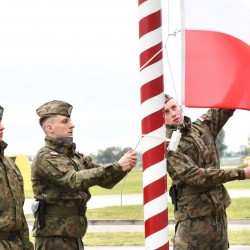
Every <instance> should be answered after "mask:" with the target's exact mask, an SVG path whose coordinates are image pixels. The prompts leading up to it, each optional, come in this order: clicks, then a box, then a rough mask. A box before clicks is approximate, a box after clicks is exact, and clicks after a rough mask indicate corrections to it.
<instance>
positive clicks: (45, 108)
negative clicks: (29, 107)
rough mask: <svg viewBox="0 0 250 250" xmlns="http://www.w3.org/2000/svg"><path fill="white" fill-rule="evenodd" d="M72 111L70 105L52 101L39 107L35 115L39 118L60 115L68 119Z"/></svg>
mask: <svg viewBox="0 0 250 250" xmlns="http://www.w3.org/2000/svg"><path fill="white" fill-rule="evenodd" d="M72 109H73V107H72V105H71V104H69V103H67V102H64V101H58V100H54V101H50V102H46V103H44V104H43V105H41V106H40V107H39V108H37V110H36V113H37V114H38V116H39V117H40V118H43V117H45V116H50V115H62V116H66V117H70V115H71V112H72Z"/></svg>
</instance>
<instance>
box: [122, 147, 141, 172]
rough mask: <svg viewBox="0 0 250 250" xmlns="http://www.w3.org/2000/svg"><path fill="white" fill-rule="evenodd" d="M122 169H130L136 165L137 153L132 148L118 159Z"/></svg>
mask: <svg viewBox="0 0 250 250" xmlns="http://www.w3.org/2000/svg"><path fill="white" fill-rule="evenodd" d="M118 163H119V164H120V166H121V168H122V171H128V170H131V169H132V168H134V167H135V166H136V163H137V153H136V152H135V151H134V150H130V151H128V152H127V153H125V154H124V156H123V157H122V158H121V159H120V160H119V161H118Z"/></svg>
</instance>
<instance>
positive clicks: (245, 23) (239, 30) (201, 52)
mask: <svg viewBox="0 0 250 250" xmlns="http://www.w3.org/2000/svg"><path fill="white" fill-rule="evenodd" d="M181 10H182V26H183V29H184V36H183V38H184V39H183V42H184V44H183V45H184V46H183V48H184V50H183V51H184V78H183V80H184V88H183V90H184V104H185V106H187V107H222V108H238V109H248V110H250V0H182V6H181Z"/></svg>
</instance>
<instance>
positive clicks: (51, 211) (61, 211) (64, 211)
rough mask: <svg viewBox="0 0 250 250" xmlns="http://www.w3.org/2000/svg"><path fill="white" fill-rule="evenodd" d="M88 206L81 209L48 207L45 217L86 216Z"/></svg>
mask: <svg viewBox="0 0 250 250" xmlns="http://www.w3.org/2000/svg"><path fill="white" fill-rule="evenodd" d="M86 210H87V207H86V206H81V207H59V206H54V205H46V207H45V215H62V216H64V215H69V216H70V215H82V216H83V215H85V213H86Z"/></svg>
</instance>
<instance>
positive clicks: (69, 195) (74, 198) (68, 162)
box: [31, 137, 126, 238]
mask: <svg viewBox="0 0 250 250" xmlns="http://www.w3.org/2000/svg"><path fill="white" fill-rule="evenodd" d="M75 147H76V145H75V144H74V143H67V142H64V141H62V140H59V139H53V138H49V137H46V138H45V146H44V147H42V148H41V149H40V150H39V151H38V153H37V155H36V157H35V159H34V161H33V163H32V177H31V179H32V187H33V192H34V195H35V199H36V200H40V201H44V202H45V204H46V206H45V211H46V207H49V206H51V205H54V206H57V207H58V208H59V209H60V210H61V211H62V213H60V214H58V215H45V226H44V228H43V229H41V228H40V226H39V222H38V220H37V218H36V219H35V223H34V226H33V235H34V236H38V237H47V236H53V235H61V236H68V237H74V238H81V237H83V236H84V235H85V233H86V230H87V219H86V216H85V214H84V215H74V214H72V215H69V214H65V215H64V214H63V211H64V209H65V208H67V209H68V208H78V207H80V206H86V203H87V202H88V200H89V199H90V198H91V194H90V192H89V188H90V187H92V186H95V185H97V186H100V187H103V188H112V187H113V186H115V184H117V183H118V182H119V181H120V180H121V179H122V178H123V177H124V176H125V175H126V172H123V171H122V169H121V167H120V165H119V164H118V162H115V163H113V164H107V165H103V166H101V165H97V164H95V163H93V162H92V159H91V158H90V157H84V156H83V155H82V154H79V153H77V152H76V151H75Z"/></svg>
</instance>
